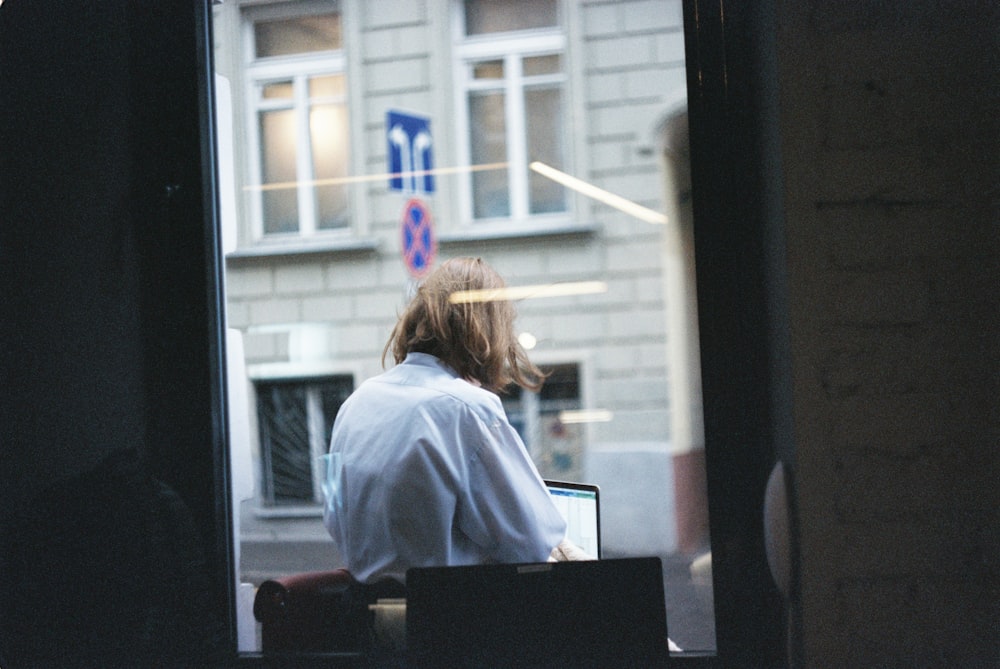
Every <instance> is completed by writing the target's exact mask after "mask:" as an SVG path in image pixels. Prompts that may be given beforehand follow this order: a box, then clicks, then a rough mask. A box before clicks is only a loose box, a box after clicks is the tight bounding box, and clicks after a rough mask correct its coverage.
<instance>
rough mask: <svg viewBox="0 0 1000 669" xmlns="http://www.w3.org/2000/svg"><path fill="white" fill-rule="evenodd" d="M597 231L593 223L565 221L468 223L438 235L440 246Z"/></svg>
mask: <svg viewBox="0 0 1000 669" xmlns="http://www.w3.org/2000/svg"><path fill="white" fill-rule="evenodd" d="M596 231H597V226H596V225H595V224H593V223H577V222H575V221H571V220H567V219H559V220H552V221H537V220H527V221H510V220H505V221H497V222H483V223H470V224H468V225H465V226H462V227H461V228H459V229H456V230H448V231H443V232H439V233H438V242H439V243H441V244H449V243H459V242H468V241H482V240H490V239H513V238H517V237H553V236H562V235H590V234H593V233H595V232H596Z"/></svg>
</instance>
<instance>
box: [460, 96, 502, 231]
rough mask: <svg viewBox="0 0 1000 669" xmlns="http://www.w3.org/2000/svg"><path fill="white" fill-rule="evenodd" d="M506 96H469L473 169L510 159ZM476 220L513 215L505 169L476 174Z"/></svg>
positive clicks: (474, 174)
mask: <svg viewBox="0 0 1000 669" xmlns="http://www.w3.org/2000/svg"><path fill="white" fill-rule="evenodd" d="M504 103H505V99H504V95H503V93H485V94H484V93H476V94H473V95H470V96H469V122H470V124H471V127H472V131H471V132H470V133H469V135H470V138H471V146H470V149H471V160H472V164H473V165H490V164H497V163H503V162H505V161H506V159H507V131H506V129H507V119H506V114H505V113H504ZM472 183H473V186H472V191H473V198H474V201H475V207H476V209H475V212H476V218H492V217H496V216H509V215H510V199H509V196H510V191H509V188H508V183H509V180H508V172H507V170H504V169H493V170H481V171H476V172H473V173H472Z"/></svg>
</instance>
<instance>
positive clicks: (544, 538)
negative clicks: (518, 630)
mask: <svg viewBox="0 0 1000 669" xmlns="http://www.w3.org/2000/svg"><path fill="white" fill-rule="evenodd" d="M474 426H475V428H474V429H475V431H476V432H477V434H475V435H474V437H473V438H471V439H469V443H470V446H471V452H470V453H469V477H468V479H467V481H468V489H467V490H466V491H465V494H464V495H463V497H462V499H461V500H459V506H458V509H457V518H456V521H457V524H458V528H459V530H461V531H462V532H463V533H464V534H465V535H466V536H468V537H469V539H470V540H471V541H473V542H474V543H476V544H477V545H479V546H480V547H482V549H483V550H484V551H485V552H486V553H487V554H489V555H490V556H491V557H492V558H493V559H495V560H496V561H498V562H543V561H545V560H546V559H548V557H549V555H550V553H551V552H552V549H553V548H554V547H555V546H556V545H558V544H559V542H560V541H562V539H563V538H564V537H565V534H566V523H565V521H564V520H563V518H562V516H561V515H560V514H559V511H558V510H557V509H556V507H555V504H554V503H553V502H552V499H551V497H550V496H549V492H548V490H547V489H546V487H545V484H544V482H543V481H542V479H541V477H540V476H539V474H538V470H537V469H536V468H535V465H534V463H533V462H532V461H531V458H530V457H529V456H528V452H527V450H526V449H525V447H524V444H523V442H522V441H521V438H520V437H519V436H518V435H517V432H516V431H515V430H514V428H513V427H511V425H510V423H509V422H507V420H506V419H505V418H503V417H500V416H496V417H493V419H492V421H489V422H487V421H484V420H482V419H481V418H479V417H478V416H477V417H476V420H475V421H474ZM470 436H473V435H470Z"/></svg>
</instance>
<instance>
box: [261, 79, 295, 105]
mask: <svg viewBox="0 0 1000 669" xmlns="http://www.w3.org/2000/svg"><path fill="white" fill-rule="evenodd" d="M260 96H261V97H262V98H263V99H265V100H291V99H292V96H293V92H292V82H290V81H279V82H277V83H273V84H265V85H264V86H263V87H262V89H261V94H260Z"/></svg>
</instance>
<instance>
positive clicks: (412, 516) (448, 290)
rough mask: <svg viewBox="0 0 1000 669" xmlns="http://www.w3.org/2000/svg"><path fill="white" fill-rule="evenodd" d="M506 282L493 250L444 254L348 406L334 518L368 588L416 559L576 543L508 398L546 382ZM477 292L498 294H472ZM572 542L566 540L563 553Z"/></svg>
mask: <svg viewBox="0 0 1000 669" xmlns="http://www.w3.org/2000/svg"><path fill="white" fill-rule="evenodd" d="M504 286H505V284H504V281H503V279H502V278H501V277H500V275H499V274H498V273H497V272H496V271H495V270H494V269H493V268H492V267H490V266H489V265H488V264H487V263H486V262H485V261H483V260H482V259H479V258H453V259H451V260H448V261H446V262H444V263H442V264H441V265H440V266H439V267H438V268H437V269H436V270H434V271H433V272H432V273H431V274H430V275H429V276H428V277H427V278H426V279H425V280H424V281H423V282H422V283H421V285H420V286H419V287H418V289H417V291H416V294H415V296H414V297H413V299H412V300H411V301H410V302H409V304H408V305H407V306H406V308H405V309H404V311H403V313H402V315H401V316H400V318H399V320H398V322H397V323H396V326H395V328H394V329H393V331H392V334H391V336H390V338H389V341H388V342H387V344H386V346H385V349H384V350H383V355H382V362H383V365H384V364H385V360H386V357H387V355H389V354H390V353H391V355H392V358H393V360H394V361H395V363H396V365H395V366H393V367H392V368H390V369H388V370H387V371H384V372H382V373H381V374H380V375H378V376H376V377H373V378H371V379H368V380H366V381H365V382H363V383H362V384H361V385H360V386H359V387H358V388H357V390H356V391H355V392H354V393H353V394H352V395H351V396H350V397H349V398H348V399H347V400H346V401H345V402H344V404H343V405H342V406H341V408H340V411H339V413H338V414H337V418H336V420H335V422H334V426H333V432H332V437H331V440H330V455H329V457H330V458H331V463H332V467H331V469H330V471H331V474H330V478H329V480H328V481H327V484H328V486H329V494H328V499H327V503H326V505H325V507H324V524H325V526H326V528H327V529H328V531H329V533H330V535H331V536H332V537H333V539H334V540H335V542H336V543H337V545H338V548H339V550H340V552H341V554H342V556H343V558H344V560H345V562H346V565H345V566H346V568H347V569H348V570H349V571H350V572H351V574H352V575H353V576H354V577H355V578H356V579H357V580H358V581H359V582H360V583H362V584H375V583H379V582H383V583H384V582H385V581H386V579H388V580H389V581H390V582H394V583H398V584H405V580H406V572H407V570H408V569H409V568H411V567H425V566H449V565H471V564H488V563H514V562H536V561H545V560H548V559H550V557H552V556H555V558H556V559H566V557H565V555H566V553H567V552H570V553H571V552H572V548H571V547H570V546H568V545H567V544H565V543H564V540H565V532H566V524H565V522H564V520H563V518H562V516H561V515H560V514H559V511H558V510H557V509H556V507H555V505H554V503H553V502H552V500H551V498H550V496H549V493H548V491H547V489H546V487H545V484H544V483H543V481H542V478H541V477H540V475H539V473H538V470H537V469H536V467H535V465H534V464H533V463H532V461H531V458H530V457H529V455H528V452H527V450H526V448H525V446H524V443H523V442H522V441H521V438H520V437H519V436H518V434H517V432H516V431H515V430H514V428H513V427H512V426H511V424H510V422H509V421H508V419H507V416H506V414H505V413H504V410H503V406H502V404H501V402H500V398H499V397H498V395H497V393H498V392H502V391H503V390H504V389H505V388H507V387H508V386H510V385H511V384H516V385H518V386H521V387H523V388H528V389H532V390H537V389H538V388H539V387H540V386H541V384H542V382H543V380H544V374H543V373H542V372H541V371H540V370H539V369H538V368H537V367H536V366H535V365H534V364H532V363H531V362H530V361H529V359H528V356H527V354H526V353H525V351H524V349H523V348H522V347H521V345H520V344H519V343H518V341H517V337H516V335H515V331H514V321H515V318H516V313H515V309H514V306H513V304H512V303H511V302H510V300H509V299H506V298H505V297H504V296H503V294H502V289H503V288H504ZM468 291H473V292H475V291H484V292H485V294H486V297H485V298H480V299H477V298H475V297H474V295H473V296H472V297H471V298H470V299H462V298H461V296H462V295H467V296H468V295H469V293H468ZM491 291H492V292H491ZM480 295H482V294H480ZM561 543H562V544H563V545H564V546H565V547H566V550H556V549H557V547H558V546H559V545H560V544H561ZM390 590H391V589H390Z"/></svg>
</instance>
